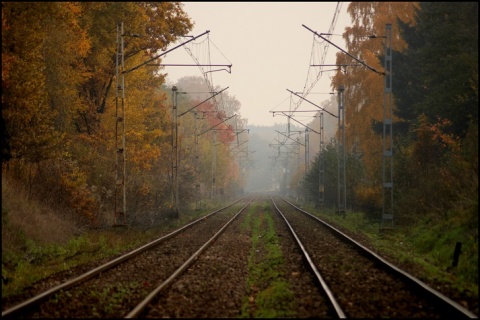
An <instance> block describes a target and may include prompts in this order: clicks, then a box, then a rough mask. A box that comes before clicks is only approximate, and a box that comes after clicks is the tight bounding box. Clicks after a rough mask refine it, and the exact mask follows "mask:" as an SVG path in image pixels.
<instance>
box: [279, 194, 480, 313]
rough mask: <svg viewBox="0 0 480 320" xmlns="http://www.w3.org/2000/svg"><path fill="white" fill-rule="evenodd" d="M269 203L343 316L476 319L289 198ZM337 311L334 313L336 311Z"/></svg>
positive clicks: (327, 295)
mask: <svg viewBox="0 0 480 320" xmlns="http://www.w3.org/2000/svg"><path fill="white" fill-rule="evenodd" d="M271 201H272V203H273V205H274V207H275V209H276V210H277V212H278V213H279V214H280V215H281V216H282V217H283V219H284V221H285V223H286V224H287V225H288V227H289V229H290V231H291V232H292V235H293V237H294V238H295V240H296V241H297V243H298V245H299V246H300V247H301V250H302V252H303V255H304V256H305V260H306V261H308V264H309V266H310V269H311V271H312V272H313V273H314V274H315V277H316V279H317V282H318V283H319V285H321V287H322V290H323V292H324V293H325V296H326V297H327V299H328V301H329V305H330V307H331V308H332V310H334V313H335V316H336V317H339V318H414V317H421V318H443V317H447V318H450V319H460V318H477V316H476V315H475V314H473V313H471V312H470V311H469V310H467V309H465V308H463V307H462V306H460V305H459V304H458V303H456V302H455V301H452V300H451V299H449V298H447V297H445V296H444V295H442V294H441V293H440V292H438V291H436V290H435V289H433V288H430V287H429V286H428V285H426V284H425V283H423V282H422V281H420V280H418V279H416V278H414V277H413V276H411V275H410V274H408V273H407V272H405V271H403V270H401V269H399V268H398V267H396V266H394V265H392V264H390V263H389V262H387V261H386V260H385V259H383V258H382V257H380V256H379V255H377V254H376V253H374V252H372V251H370V250H369V249H368V248H366V247H364V246H363V245H361V244H360V243H358V242H356V241H355V240H353V239H351V238H350V237H348V236H347V235H345V234H344V233H342V232H341V231H339V230H337V229H335V228H334V227H332V226H330V225H329V224H327V223H326V222H324V221H322V220H321V219H319V218H318V217H315V216H313V215H311V214H309V213H308V212H306V211H304V210H302V209H300V208H298V207H296V206H294V205H293V204H292V203H290V202H289V201H287V200H286V199H283V198H280V197H275V199H274V198H271ZM332 312H333V311H332Z"/></svg>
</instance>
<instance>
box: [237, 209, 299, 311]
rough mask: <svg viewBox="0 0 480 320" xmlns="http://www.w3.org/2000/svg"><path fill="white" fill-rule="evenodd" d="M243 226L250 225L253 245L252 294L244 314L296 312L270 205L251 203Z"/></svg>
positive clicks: (244, 306) (250, 280)
mask: <svg viewBox="0 0 480 320" xmlns="http://www.w3.org/2000/svg"><path fill="white" fill-rule="evenodd" d="M243 226H244V227H245V228H251V232H252V248H251V250H250V256H249V258H248V266H249V275H248V280H247V286H248V289H249V297H248V298H247V299H245V302H244V305H243V307H242V314H241V317H242V318H250V317H253V318H277V317H288V316H294V312H293V311H292V310H293V307H294V305H293V303H294V302H293V292H292V291H291V289H290V287H289V284H288V282H287V281H286V280H285V275H284V272H283V271H282V266H283V264H284V263H285V262H284V258H283V255H282V251H281V248H280V245H279V239H278V237H277V235H276V233H275V227H274V222H273V218H272V215H271V210H270V207H269V205H268V204H267V205H265V206H264V207H263V208H261V207H259V206H254V207H251V208H250V209H249V211H248V214H247V217H246V219H245V221H244V224H243Z"/></svg>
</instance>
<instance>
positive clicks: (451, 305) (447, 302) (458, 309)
mask: <svg viewBox="0 0 480 320" xmlns="http://www.w3.org/2000/svg"><path fill="white" fill-rule="evenodd" d="M279 197H280V198H281V199H282V200H284V201H285V202H287V203H288V204H289V205H291V206H292V207H294V208H295V209H296V210H298V211H300V212H302V213H304V214H306V215H307V216H309V217H311V218H313V219H314V220H316V221H318V222H320V223H321V224H323V225H324V226H325V227H327V228H328V229H330V230H332V231H333V232H334V233H335V234H337V235H339V236H341V237H342V238H343V239H345V240H347V241H348V242H350V243H353V244H354V245H355V246H356V247H357V248H360V249H361V250H362V252H363V253H366V254H367V255H368V256H370V257H371V258H372V259H374V260H375V261H377V262H380V263H381V264H382V265H384V266H385V267H387V268H388V269H389V270H391V271H393V272H394V273H396V274H397V275H399V276H400V277H402V278H403V279H406V280H408V281H409V282H410V283H412V284H413V285H415V286H416V287H418V288H420V289H421V290H423V291H424V292H426V293H428V294H429V295H430V296H431V297H432V298H434V299H435V300H437V301H440V302H442V303H444V304H443V307H448V309H449V311H450V312H452V313H453V314H455V315H457V316H461V317H466V318H472V319H476V318H477V319H478V316H477V315H475V314H474V313H473V312H471V311H470V310H468V309H466V308H464V307H463V306H461V305H460V304H459V303H457V302H455V301H453V300H452V299H450V298H448V297H447V296H445V295H444V294H442V293H441V292H439V291H437V290H435V289H434V288H432V287H430V286H429V285H427V284H426V283H425V282H423V281H421V280H420V279H417V278H415V277H414V276H412V275H411V274H409V273H408V272H406V271H404V270H402V269H400V268H398V267H397V266H395V265H393V264H391V263H390V262H388V261H387V260H385V259H384V258H383V257H381V256H380V255H378V254H377V253H375V252H373V251H371V250H370V249H368V248H367V247H365V246H364V245H362V244H361V243H359V242H357V241H356V240H354V239H352V238H351V237H349V236H348V235H346V234H345V233H343V232H342V231H340V230H338V229H337V228H335V227H333V226H332V225H330V224H328V223H327V222H325V221H323V220H322V219H320V218H318V217H316V216H314V215H312V214H311V213H309V212H307V211H305V210H303V209H301V208H299V207H297V206H296V205H294V204H293V203H291V202H290V201H288V200H287V199H285V198H283V197H281V196H279Z"/></svg>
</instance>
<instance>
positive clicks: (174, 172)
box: [171, 86, 179, 218]
mask: <svg viewBox="0 0 480 320" xmlns="http://www.w3.org/2000/svg"><path fill="white" fill-rule="evenodd" d="M177 95H178V89H177V87H176V86H173V87H172V184H171V188H172V210H173V212H174V214H175V215H176V217H177V218H178V213H179V207H178V206H179V205H178V122H177V111H178V110H177Z"/></svg>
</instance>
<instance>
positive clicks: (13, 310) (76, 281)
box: [2, 198, 251, 317]
mask: <svg viewBox="0 0 480 320" xmlns="http://www.w3.org/2000/svg"><path fill="white" fill-rule="evenodd" d="M242 199H244V198H240V199H238V200H236V201H234V202H232V203H230V204H228V205H226V206H225V207H223V208H220V209H218V210H215V211H213V212H211V213H209V214H208V215H206V216H203V217H201V218H199V219H197V220H195V221H192V222H190V223H188V224H187V225H185V226H183V227H181V228H179V229H177V230H174V231H173V232H171V233H169V234H167V235H165V236H163V237H160V238H158V239H156V240H154V241H151V242H149V243H147V244H145V245H143V246H141V247H139V248H137V249H135V250H133V251H130V252H129V253H126V254H124V255H122V256H120V257H117V258H116V259H113V260H111V261H109V262H107V263H105V264H103V265H101V266H99V267H97V268H94V269H92V270H90V271H87V272H85V273H83V274H81V275H79V276H77V277H76V278H73V279H71V280H68V281H66V282H64V283H61V284H59V285H57V286H55V287H53V288H51V289H48V290H46V291H44V292H42V293H40V294H38V295H36V296H34V297H32V298H30V299H27V300H25V301H23V302H21V303H19V304H17V305H15V306H13V307H11V308H9V309H7V310H5V311H2V317H5V316H11V315H13V314H14V313H17V312H19V311H21V310H23V309H25V308H27V307H30V306H32V305H34V304H35V303H38V302H39V301H41V300H43V299H45V298H47V297H49V296H51V295H53V294H55V293H57V292H59V291H60V290H62V289H66V288H70V287H73V286H74V285H77V284H79V283H80V282H83V281H85V280H88V279H90V278H92V277H93V276H95V275H97V274H99V273H101V272H103V271H105V270H108V269H111V268H113V267H115V266H116V265H118V264H120V263H122V262H124V261H126V260H129V259H131V258H133V257H135V256H137V255H138V254H140V253H142V252H144V251H146V250H149V249H152V248H153V247H155V246H157V245H159V244H160V243H162V242H164V241H165V240H167V239H170V238H171V237H173V236H175V235H177V234H178V233H180V232H182V231H185V230H186V229H188V228H189V227H191V226H193V225H195V224H196V223H198V222H200V221H202V220H205V219H207V218H208V217H210V216H212V215H214V214H216V213H218V212H220V211H222V210H225V209H227V208H229V207H231V206H233V205H234V204H236V203H237V202H239V201H241V200H242ZM250 201H251V200H250Z"/></svg>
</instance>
